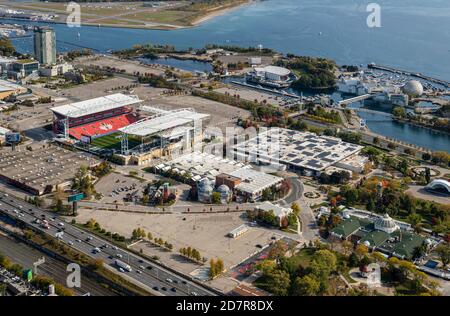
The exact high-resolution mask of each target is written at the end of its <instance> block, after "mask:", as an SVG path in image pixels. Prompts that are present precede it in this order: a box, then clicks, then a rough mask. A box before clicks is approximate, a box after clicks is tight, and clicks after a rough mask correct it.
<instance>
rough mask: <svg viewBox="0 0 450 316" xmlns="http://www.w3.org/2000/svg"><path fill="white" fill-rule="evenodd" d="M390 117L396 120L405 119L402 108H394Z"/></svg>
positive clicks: (404, 111)
mask: <svg viewBox="0 0 450 316" xmlns="http://www.w3.org/2000/svg"><path fill="white" fill-rule="evenodd" d="M392 115H394V116H395V117H397V118H404V117H406V110H405V108H404V107H402V106H396V107H394V108H393V109H392Z"/></svg>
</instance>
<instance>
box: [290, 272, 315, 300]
mask: <svg viewBox="0 0 450 316" xmlns="http://www.w3.org/2000/svg"><path fill="white" fill-rule="evenodd" d="M319 291H320V282H319V281H318V280H317V279H316V278H315V277H314V276H309V275H305V276H304V277H301V278H300V277H297V278H296V279H295V283H294V290H293V294H294V295H298V296H314V295H317V293H318V292H319Z"/></svg>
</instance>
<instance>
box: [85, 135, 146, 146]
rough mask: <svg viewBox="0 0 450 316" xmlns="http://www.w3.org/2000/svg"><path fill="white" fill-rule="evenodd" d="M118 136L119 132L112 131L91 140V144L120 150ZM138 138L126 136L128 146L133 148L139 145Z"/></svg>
mask: <svg viewBox="0 0 450 316" xmlns="http://www.w3.org/2000/svg"><path fill="white" fill-rule="evenodd" d="M120 136H121V133H112V134H109V135H106V136H102V137H98V138H96V139H94V140H92V142H91V146H94V147H98V148H101V149H115V150H120ZM140 143H141V142H140V141H139V139H136V138H131V137H130V136H129V137H128V147H129V148H130V149H131V148H134V147H136V146H137V145H140Z"/></svg>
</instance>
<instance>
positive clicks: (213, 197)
mask: <svg viewBox="0 0 450 316" xmlns="http://www.w3.org/2000/svg"><path fill="white" fill-rule="evenodd" d="M211 203H213V204H220V203H221V197H220V193H219V192H213V193H212V194H211Z"/></svg>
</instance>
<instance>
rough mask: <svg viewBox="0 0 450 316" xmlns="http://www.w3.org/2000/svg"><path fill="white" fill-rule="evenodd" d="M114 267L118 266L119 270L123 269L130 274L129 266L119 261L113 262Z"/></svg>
mask: <svg viewBox="0 0 450 316" xmlns="http://www.w3.org/2000/svg"><path fill="white" fill-rule="evenodd" d="M115 263H116V266H118V267H119V268H122V269H124V270H125V271H128V272H131V271H132V270H131V267H130V265H129V264H126V263H125V262H123V261H121V260H116V261H115Z"/></svg>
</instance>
